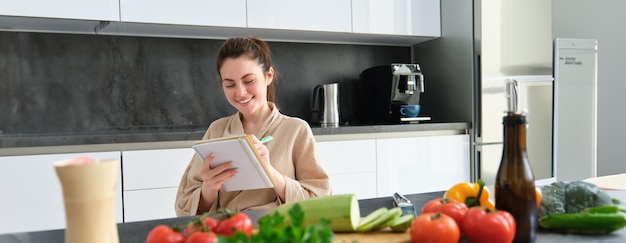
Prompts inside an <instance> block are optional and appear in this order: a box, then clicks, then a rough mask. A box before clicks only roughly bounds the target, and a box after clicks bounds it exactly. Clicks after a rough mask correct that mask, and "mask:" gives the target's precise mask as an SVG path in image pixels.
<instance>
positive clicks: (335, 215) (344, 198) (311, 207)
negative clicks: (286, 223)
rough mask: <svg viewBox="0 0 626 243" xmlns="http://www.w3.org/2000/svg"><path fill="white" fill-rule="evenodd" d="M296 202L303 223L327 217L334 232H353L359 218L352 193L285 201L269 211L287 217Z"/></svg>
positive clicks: (359, 214) (357, 203) (356, 202)
mask: <svg viewBox="0 0 626 243" xmlns="http://www.w3.org/2000/svg"><path fill="white" fill-rule="evenodd" d="M296 203H297V204H300V206H301V207H302V211H304V224H303V225H312V224H317V222H318V221H319V220H320V219H328V220H330V228H331V229H332V230H333V231H334V232H354V231H356V227H357V226H358V225H359V220H360V219H361V211H360V209H359V202H358V201H357V199H356V196H355V195H354V194H339V195H331V196H323V197H315V198H309V199H305V200H300V201H297V202H291V203H286V204H283V205H280V206H278V207H276V208H274V209H273V210H272V211H271V212H270V213H271V214H274V213H275V212H277V213H279V214H281V215H283V216H284V217H285V218H286V219H288V218H289V217H288V216H287V215H289V210H290V209H291V208H292V207H293V206H294V205H295V204H296Z"/></svg>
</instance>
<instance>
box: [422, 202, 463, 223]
mask: <svg viewBox="0 0 626 243" xmlns="http://www.w3.org/2000/svg"><path fill="white" fill-rule="evenodd" d="M436 212H441V213H443V214H445V215H448V216H450V217H451V218H452V219H454V222H456V224H457V226H459V227H461V222H462V221H463V217H464V216H465V213H466V212H467V206H466V205H465V203H460V202H457V201H456V200H454V199H449V198H437V199H433V200H430V201H428V202H427V203H426V204H424V207H422V213H436Z"/></svg>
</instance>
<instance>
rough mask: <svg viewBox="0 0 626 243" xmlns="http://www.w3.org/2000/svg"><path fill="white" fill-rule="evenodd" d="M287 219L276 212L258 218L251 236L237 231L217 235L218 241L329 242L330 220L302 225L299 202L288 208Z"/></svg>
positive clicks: (332, 235) (258, 242)
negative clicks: (257, 227) (229, 234)
mask: <svg viewBox="0 0 626 243" xmlns="http://www.w3.org/2000/svg"><path fill="white" fill-rule="evenodd" d="M289 219H290V220H289V221H287V220H286V219H285V217H283V216H282V215H280V214H279V213H278V212H275V213H274V214H268V215H265V216H263V217H261V218H260V219H259V230H258V231H257V232H256V233H254V234H253V235H252V236H250V237H248V236H246V235H245V234H243V233H241V232H238V233H237V234H235V235H234V236H232V237H224V236H219V239H218V241H219V242H227V243H249V242H255V243H265V242H268V243H269V242H273V243H274V242H275V243H283V242H285V243H287V242H290V243H291V242H293V243H309V242H315V243H318V242H319V243H330V242H331V241H332V239H333V238H334V236H335V235H334V233H333V231H332V229H331V228H330V221H329V220H326V219H321V220H320V221H319V222H318V223H317V224H313V225H304V211H303V210H302V207H301V206H300V205H299V204H296V205H294V206H293V207H292V208H291V209H290V210H289Z"/></svg>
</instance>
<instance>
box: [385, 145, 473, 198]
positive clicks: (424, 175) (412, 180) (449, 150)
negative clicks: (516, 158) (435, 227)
mask: <svg viewBox="0 0 626 243" xmlns="http://www.w3.org/2000/svg"><path fill="white" fill-rule="evenodd" d="M469 148H470V146H469V135H466V134H464V135H449V136H431V137H414V138H391V139H378V140H377V141H376V149H377V154H376V156H377V158H378V164H377V170H376V172H377V180H378V184H377V186H378V191H377V193H378V196H390V195H392V194H393V193H394V192H398V193H401V194H412V193H424V192H433V191H445V190H447V189H448V188H450V187H451V186H452V185H454V184H456V183H458V182H460V181H469V180H470V153H469Z"/></svg>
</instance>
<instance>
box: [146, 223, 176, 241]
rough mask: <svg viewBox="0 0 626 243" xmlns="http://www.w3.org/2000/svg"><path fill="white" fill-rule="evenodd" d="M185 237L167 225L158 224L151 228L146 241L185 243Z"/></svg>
mask: <svg viewBox="0 0 626 243" xmlns="http://www.w3.org/2000/svg"><path fill="white" fill-rule="evenodd" d="M184 242H185V237H183V235H181V234H180V233H178V232H176V231H174V230H173V229H172V228H170V227H169V226H167V225H157V226H156V227H154V228H152V230H150V233H148V238H146V243H184Z"/></svg>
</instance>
